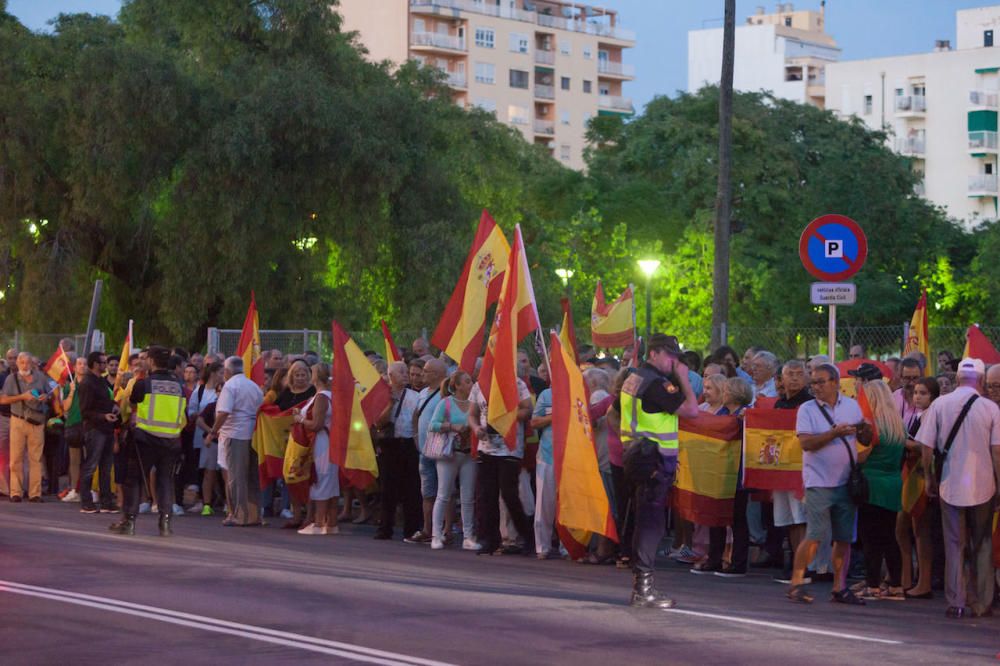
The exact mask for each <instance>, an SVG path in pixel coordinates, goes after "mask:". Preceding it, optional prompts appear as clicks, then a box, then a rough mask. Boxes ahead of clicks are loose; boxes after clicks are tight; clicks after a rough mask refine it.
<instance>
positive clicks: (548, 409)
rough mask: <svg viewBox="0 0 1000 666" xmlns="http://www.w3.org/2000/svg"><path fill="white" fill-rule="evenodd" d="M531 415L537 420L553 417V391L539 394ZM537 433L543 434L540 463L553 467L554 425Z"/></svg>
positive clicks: (549, 390) (539, 440)
mask: <svg viewBox="0 0 1000 666" xmlns="http://www.w3.org/2000/svg"><path fill="white" fill-rule="evenodd" d="M531 415H532V416H533V417H535V418H536V419H537V418H542V417H544V416H552V389H545V390H544V391H542V392H541V393H539V394H538V401H537V402H536V403H535V409H534V411H533V412H532V413H531ZM536 432H539V433H541V435H540V437H539V438H538V462H543V463H545V464H547V465H551V464H553V462H554V453H553V451H552V425H551V424H549V425H547V426H545V427H544V428H542V429H541V430H536Z"/></svg>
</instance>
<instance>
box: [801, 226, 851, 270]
mask: <svg viewBox="0 0 1000 666" xmlns="http://www.w3.org/2000/svg"><path fill="white" fill-rule="evenodd" d="M809 237H810V238H818V239H819V242H820V243H823V245H824V246H826V239H825V238H823V237H822V236H821V235H820V233H819V229H813V232H812V234H811V235H810V236H809ZM840 242H841V243H843V242H844V241H840ZM840 259H841V261H843V262H844V263H845V264H847V267H848V268H854V265H855V263H854V261H853V260H852V259H851V258H850V257H840Z"/></svg>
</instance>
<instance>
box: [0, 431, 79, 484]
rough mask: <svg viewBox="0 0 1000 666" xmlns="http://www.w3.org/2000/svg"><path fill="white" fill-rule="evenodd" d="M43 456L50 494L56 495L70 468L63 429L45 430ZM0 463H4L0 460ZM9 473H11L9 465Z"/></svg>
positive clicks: (1, 481) (0, 456)
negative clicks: (64, 475)
mask: <svg viewBox="0 0 1000 666" xmlns="http://www.w3.org/2000/svg"><path fill="white" fill-rule="evenodd" d="M42 456H43V457H44V459H45V478H46V479H48V486H47V488H48V492H49V494H50V495H55V494H56V493H58V492H59V477H60V476H62V474H63V473H64V472H65V471H66V468H67V467H68V458H67V456H68V453H67V450H66V438H65V437H64V435H63V431H62V429H59V428H52V429H49V428H46V429H45V448H44V449H43V450H42ZM0 458H3V456H2V455H0ZM0 462H3V461H2V460H0ZM7 472H8V473H9V472H10V466H9V465H8V467H7ZM2 485H3V480H0V486H2ZM8 492H9V488H8Z"/></svg>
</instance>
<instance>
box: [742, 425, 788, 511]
mask: <svg viewBox="0 0 1000 666" xmlns="http://www.w3.org/2000/svg"><path fill="white" fill-rule="evenodd" d="M797 413H798V412H797V410H794V409H748V410H747V411H746V412H744V426H743V485H744V486H745V487H747V488H756V489H757V490H791V491H794V492H796V493H800V494H801V493H802V492H803V488H802V445H801V444H799V438H798V436H796V434H795V418H796V414H797Z"/></svg>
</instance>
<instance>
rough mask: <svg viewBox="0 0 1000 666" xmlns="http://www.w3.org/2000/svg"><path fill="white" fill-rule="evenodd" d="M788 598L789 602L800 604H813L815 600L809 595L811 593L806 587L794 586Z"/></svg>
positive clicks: (789, 591)
mask: <svg viewBox="0 0 1000 666" xmlns="http://www.w3.org/2000/svg"><path fill="white" fill-rule="evenodd" d="M786 596H787V597H788V600H789V601H794V602H795V603H799V604H811V603H812V602H813V600H814V599H815V597H813V595H811V594H809V591H808V590H806V586H805V585H793V586H792V587H791V589H789V590H788V594H787V595H786Z"/></svg>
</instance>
